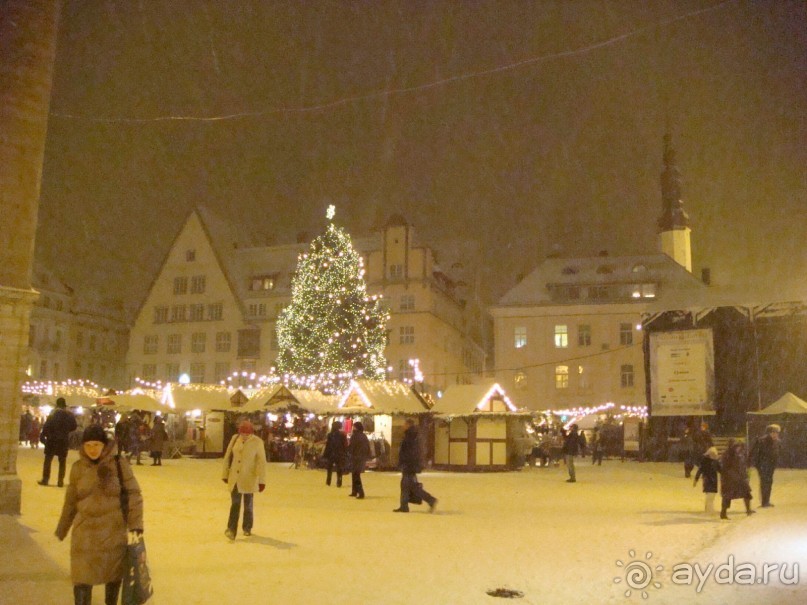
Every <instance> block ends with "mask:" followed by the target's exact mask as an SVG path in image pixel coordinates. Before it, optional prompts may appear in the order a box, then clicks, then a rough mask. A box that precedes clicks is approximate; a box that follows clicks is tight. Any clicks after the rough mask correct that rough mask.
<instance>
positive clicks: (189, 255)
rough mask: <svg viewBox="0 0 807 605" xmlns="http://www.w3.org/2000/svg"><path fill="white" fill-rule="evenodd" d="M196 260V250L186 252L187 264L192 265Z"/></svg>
mask: <svg viewBox="0 0 807 605" xmlns="http://www.w3.org/2000/svg"><path fill="white" fill-rule="evenodd" d="M195 260H196V250H185V262H187V263H192V262H193V261H195Z"/></svg>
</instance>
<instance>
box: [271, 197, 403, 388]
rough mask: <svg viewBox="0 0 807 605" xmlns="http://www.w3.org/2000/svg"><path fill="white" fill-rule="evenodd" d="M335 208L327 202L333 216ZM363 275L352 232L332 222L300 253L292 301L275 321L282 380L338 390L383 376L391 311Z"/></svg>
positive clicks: (294, 385)
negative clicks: (372, 292)
mask: <svg viewBox="0 0 807 605" xmlns="http://www.w3.org/2000/svg"><path fill="white" fill-rule="evenodd" d="M334 213H335V208H334V207H333V206H329V208H328V214H327V216H328V218H329V219H330V220H332V219H333V216H334ZM364 274H365V271H364V262H363V261H362V258H361V256H360V255H359V253H358V252H356V250H355V249H354V248H353V244H352V242H351V240H350V236H349V235H348V234H347V232H346V231H345V230H344V229H342V228H340V227H337V226H336V225H334V224H333V222H329V224H328V227H327V228H326V230H325V233H323V234H322V235H320V236H319V237H317V238H316V239H315V240H314V241H313V242H311V247H310V249H309V251H308V253H306V254H301V255H300V257H299V259H298V263H297V271H296V273H295V275H294V277H293V278H292V283H291V296H292V299H291V303H290V304H289V305H288V306H287V307H286V308H285V309H284V310H283V311H282V312H281V314H280V316H279V317H278V321H277V336H278V345H279V349H280V354H279V356H278V359H277V370H276V371H277V374H278V376H279V379H280V381H281V382H283V384H285V385H286V386H291V387H294V388H318V389H320V390H323V391H331V392H335V391H343V390H344V389H345V387H346V386H347V385H349V384H350V381H351V380H352V379H354V378H369V379H373V380H383V379H384V377H385V366H386V363H387V362H386V359H385V358H384V346H385V341H386V332H385V328H386V324H387V321H388V319H389V313H388V312H387V311H385V310H384V309H383V308H382V307H381V296H378V295H369V294H368V293H367V284H366V283H365V281H364Z"/></svg>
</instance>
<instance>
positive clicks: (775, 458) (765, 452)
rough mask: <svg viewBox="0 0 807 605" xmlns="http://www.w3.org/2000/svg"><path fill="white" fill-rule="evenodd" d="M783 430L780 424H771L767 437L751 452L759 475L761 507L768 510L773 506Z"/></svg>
mask: <svg viewBox="0 0 807 605" xmlns="http://www.w3.org/2000/svg"><path fill="white" fill-rule="evenodd" d="M781 430H782V428H781V427H780V426H779V425H778V424H769V425H768V427H767V428H766V429H765V436H764V437H760V438H759V439H757V441H756V443H754V447H753V448H752V450H751V463H752V464H753V465H754V466H755V467H756V469H757V472H758V473H759V498H760V500H761V501H762V502H761V504H760V506H761V507H762V508H768V507H771V506H773V504H771V489H772V488H773V472H774V471H775V470H776V465H777V464H778V463H779V433H780V432H781Z"/></svg>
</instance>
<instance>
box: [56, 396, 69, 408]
mask: <svg viewBox="0 0 807 605" xmlns="http://www.w3.org/2000/svg"><path fill="white" fill-rule="evenodd" d="M56 407H57V408H66V407H67V402H66V401H65V400H64V397H59V398H58V399H56Z"/></svg>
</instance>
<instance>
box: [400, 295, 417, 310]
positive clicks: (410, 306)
mask: <svg viewBox="0 0 807 605" xmlns="http://www.w3.org/2000/svg"><path fill="white" fill-rule="evenodd" d="M414 310H415V297H414V295H412V294H404V295H403V296H401V311H414Z"/></svg>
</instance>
